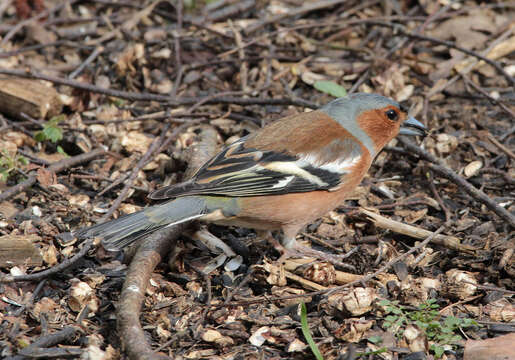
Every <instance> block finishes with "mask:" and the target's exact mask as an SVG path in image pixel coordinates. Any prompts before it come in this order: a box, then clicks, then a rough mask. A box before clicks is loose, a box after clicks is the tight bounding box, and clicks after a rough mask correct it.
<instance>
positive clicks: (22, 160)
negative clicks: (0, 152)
mask: <svg viewBox="0 0 515 360" xmlns="http://www.w3.org/2000/svg"><path fill="white" fill-rule="evenodd" d="M18 161H19V162H20V163H21V164H22V165H28V164H29V160H27V158H26V157H25V156H21V155H20V156H18Z"/></svg>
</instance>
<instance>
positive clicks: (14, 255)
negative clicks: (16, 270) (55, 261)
mask: <svg viewBox="0 0 515 360" xmlns="http://www.w3.org/2000/svg"><path fill="white" fill-rule="evenodd" d="M38 240H41V238H40V237H39V236H37V235H5V236H0V267H11V266H15V265H27V266H41V265H42V264H43V258H42V256H41V253H40V252H39V249H38V248H36V246H34V242H35V241H38Z"/></svg>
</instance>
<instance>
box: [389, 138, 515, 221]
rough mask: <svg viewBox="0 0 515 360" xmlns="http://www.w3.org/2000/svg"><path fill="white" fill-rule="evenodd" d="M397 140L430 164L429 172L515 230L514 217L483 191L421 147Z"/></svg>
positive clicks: (401, 139)
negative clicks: (453, 185) (494, 214)
mask: <svg viewBox="0 0 515 360" xmlns="http://www.w3.org/2000/svg"><path fill="white" fill-rule="evenodd" d="M399 140H400V142H401V143H402V144H403V145H404V147H405V148H407V149H408V150H409V151H410V152H411V153H415V154H416V155H418V156H420V157H421V158H422V159H423V160H426V161H429V162H430V163H431V164H429V168H430V169H431V170H433V171H435V172H436V173H438V174H440V176H443V177H445V178H446V179H448V180H450V181H452V182H453V183H455V184H456V185H458V186H459V187H460V188H461V189H462V190H464V191H465V192H466V193H467V194H469V195H470V196H472V197H473V198H474V199H476V200H478V201H479V202H482V203H483V204H485V205H486V207H487V208H489V209H490V210H492V211H493V212H494V213H496V214H497V215H498V216H499V217H500V218H501V219H503V220H505V221H506V222H507V223H508V224H509V225H510V226H511V227H514V228H515V216H514V215H513V214H511V213H510V212H509V211H508V210H506V209H505V208H503V207H501V206H499V204H497V203H496V202H495V201H493V200H492V199H490V197H489V196H488V195H486V194H485V193H484V192H483V191H481V190H479V189H476V188H475V187H474V186H473V185H472V184H471V183H469V182H468V181H467V180H465V179H464V178H463V177H461V176H460V175H458V174H456V173H455V172H454V171H453V170H451V169H449V168H448V167H447V166H445V165H444V164H443V163H442V162H441V161H440V160H438V159H437V158H435V157H434V156H433V155H431V154H430V153H428V152H427V151H425V150H424V149H422V148H421V147H419V146H417V145H415V144H413V143H411V142H410V141H408V140H406V139H403V138H399Z"/></svg>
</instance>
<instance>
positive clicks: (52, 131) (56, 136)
mask: <svg viewBox="0 0 515 360" xmlns="http://www.w3.org/2000/svg"><path fill="white" fill-rule="evenodd" d="M43 133H44V134H45V137H46V138H47V139H48V140H50V141H52V142H53V143H56V142H58V141H59V140H61V139H62V138H63V130H62V129H61V128H60V127H56V126H48V127H47V126H45V128H44V129H43Z"/></svg>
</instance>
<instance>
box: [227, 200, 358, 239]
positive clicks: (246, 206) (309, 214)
mask: <svg viewBox="0 0 515 360" xmlns="http://www.w3.org/2000/svg"><path fill="white" fill-rule="evenodd" d="M347 193H348V192H347V191H334V192H329V191H315V192H308V193H295V194H286V195H277V196H262V197H249V198H242V199H241V202H242V205H241V209H242V211H241V212H240V213H239V214H238V216H236V217H234V218H232V219H230V220H229V219H228V221H226V222H225V224H231V225H236V226H241V227H248V228H254V229H261V230H275V229H280V228H282V227H283V226H285V225H290V224H307V223H310V222H312V221H314V220H316V219H318V218H319V217H321V216H323V215H325V214H327V213H328V212H329V211H331V210H333V209H334V208H336V207H337V206H339V205H340V204H342V203H343V201H344V199H345V196H346V195H347ZM272 219H273V220H272Z"/></svg>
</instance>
